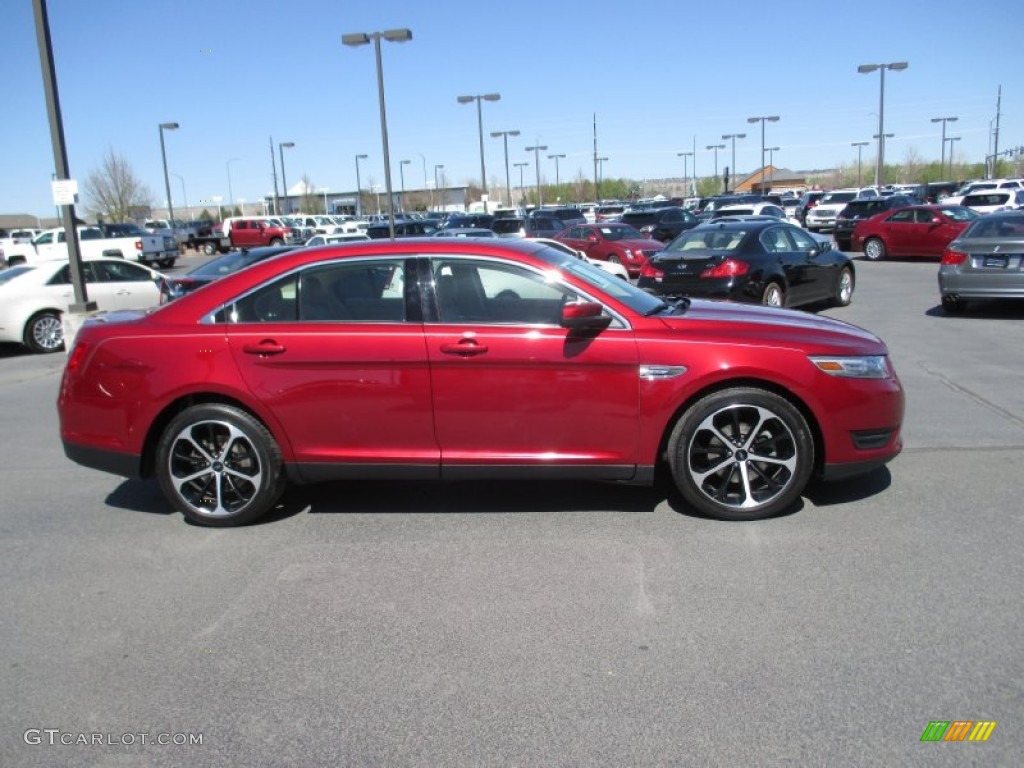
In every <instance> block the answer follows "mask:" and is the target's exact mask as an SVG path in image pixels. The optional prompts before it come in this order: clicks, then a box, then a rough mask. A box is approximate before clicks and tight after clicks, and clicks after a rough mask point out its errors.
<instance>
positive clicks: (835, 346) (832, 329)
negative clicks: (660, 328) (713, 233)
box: [660, 299, 888, 355]
mask: <svg viewBox="0 0 1024 768" xmlns="http://www.w3.org/2000/svg"><path fill="white" fill-rule="evenodd" d="M660 319H661V320H662V322H664V323H665V325H666V326H667V327H669V328H671V329H672V330H675V331H679V332H680V333H684V334H686V335H687V336H689V335H692V334H694V333H701V334H704V333H706V334H708V335H710V336H712V337H715V336H717V337H718V338H719V339H720V340H721V341H722V342H729V343H744V342H748V343H749V342H750V341H751V340H753V339H757V340H758V341H759V342H761V343H765V342H776V343H777V345H778V346H783V347H786V346H797V347H799V348H800V349H802V350H805V351H806V352H808V353H809V354H850V355H881V354H887V353H888V350H887V348H886V346H885V342H883V341H882V340H881V339H880V338H878V337H877V336H876V335H875V334H873V333H871V332H870V331H867V330H865V329H863V328H860V327H858V326H856V325H851V324H849V323H845V322H843V321H841V320H835V319H833V318H831V317H822V316H821V315H814V314H810V313H808V312H802V311H799V310H795V309H778V308H775V307H763V306H760V305H757V304H737V303H733V302H727V301H708V300H701V299H694V300H692V301H691V303H690V306H689V308H688V309H687V310H686V311H685V312H683V313H682V314H680V315H669V316H663V317H661V318H660ZM695 326H696V327H695Z"/></svg>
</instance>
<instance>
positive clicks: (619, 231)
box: [598, 224, 647, 240]
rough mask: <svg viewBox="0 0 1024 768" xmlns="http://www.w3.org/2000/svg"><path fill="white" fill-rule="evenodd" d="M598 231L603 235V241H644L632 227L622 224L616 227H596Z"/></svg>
mask: <svg viewBox="0 0 1024 768" xmlns="http://www.w3.org/2000/svg"><path fill="white" fill-rule="evenodd" d="M598 230H599V231H600V232H601V234H602V235H604V239H605V240H646V239H647V238H645V237H644V236H643V235H641V234H640V233H639V232H637V231H636V230H635V229H634V228H633V227H627V226H625V225H622V224H618V225H603V226H600V227H598Z"/></svg>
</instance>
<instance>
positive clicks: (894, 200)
mask: <svg viewBox="0 0 1024 768" xmlns="http://www.w3.org/2000/svg"><path fill="white" fill-rule="evenodd" d="M906 205H920V201H919V200H917V198H914V197H909V196H907V195H888V196H886V197H865V198H861V199H860V200H853V201H851V202H849V203H847V204H846V207H845V208H843V210H841V211H840V212H839V214H838V215H837V216H836V228H835V231H834V232H833V234H832V236H833V237H834V238H835V240H836V244H837V245H838V246H839V250H841V251H848V250H849V249H850V245H851V243H852V241H853V229H854V227H856V226H857V224H858V223H859V222H861V221H864V219H870V218H871V217H872V216H875V215H876V214H879V213H882V212H883V211H891V210H894V209H896V208H902V207H904V206H906Z"/></svg>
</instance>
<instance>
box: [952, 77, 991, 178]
mask: <svg viewBox="0 0 1024 768" xmlns="http://www.w3.org/2000/svg"><path fill="white" fill-rule="evenodd" d="M1002 103H1003V86H1001V85H1000V86H999V91H998V93H997V95H996V131H995V133H994V134H993V139H992V141H993V143H992V172H991V173H990V174H989V178H990V179H994V178H995V177H996V175H997V174H998V173H999V113H1000V111H1001V106H1002ZM950 151H952V149H951V150H950Z"/></svg>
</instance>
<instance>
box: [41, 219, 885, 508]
mask: <svg viewBox="0 0 1024 768" xmlns="http://www.w3.org/2000/svg"><path fill="white" fill-rule="evenodd" d="M903 408H904V396H903V389H902V387H901V385H900V382H899V379H898V378H897V377H896V374H895V372H894V371H893V368H892V365H891V363H890V362H889V357H888V353H887V350H886V347H885V344H884V343H883V342H882V341H881V340H879V339H878V338H877V337H875V336H873V335H872V334H871V333H868V332H867V331H864V330H861V329H859V328H855V327H853V326H850V325H847V324H845V323H842V322H839V321H837V320H832V319H830V318H827V317H817V316H813V315H806V314H803V313H800V312H794V311H790V310H782V309H774V308H768V307H752V306H742V305H736V304H727V303H718V302H706V301H696V300H695V301H693V302H691V301H689V300H686V299H672V298H666V299H662V298H659V297H657V296H653V295H651V294H649V293H646V292H645V291H642V290H640V289H639V288H637V287H635V286H633V285H631V284H629V283H627V282H625V281H623V280H621V279H618V278H615V277H614V276H612V275H609V274H608V273H607V272H604V271H602V270H600V269H598V268H597V267H595V266H593V265H592V264H588V263H587V262H585V261H583V260H581V259H578V258H575V257H574V256H572V255H568V254H565V253H563V252H562V251H560V250H556V249H554V248H550V247H548V246H545V245H543V244H540V243H535V242H531V241H528V240H520V241H508V242H506V241H501V240H498V239H491V240H484V239H478V240H472V239H469V238H466V239H454V238H433V239H422V240H416V239H411V240H410V239H405V240H398V241H390V240H382V241H366V242H359V243H352V244H346V245H342V246H336V247H331V246H325V247H323V248H313V249H298V250H294V251H291V252H289V253H285V254H282V255H280V256H277V257H275V258H273V259H267V260H265V261H261V262H258V263H256V264H253V265H251V266H250V267H248V268H247V269H244V270H241V271H238V272H234V273H232V274H228V275H225V276H224V277H223V278H221V279H220V280H216V281H214V282H211V283H210V284H209V285H207V286H205V287H204V288H203V289H202V290H199V291H195V292H193V293H189V294H186V295H185V296H182V297H181V298H179V299H177V300H176V301H174V302H171V303H170V304H165V305H163V306H162V307H160V308H159V309H156V310H154V311H151V312H148V313H147V312H120V313H111V314H107V315H105V316H104V317H102V318H96V319H91V320H88V321H87V322H86V323H85V324H84V325H83V326H82V328H81V329H80V331H79V333H78V334H77V336H76V337H75V340H74V342H73V346H72V348H71V350H70V353H69V355H68V362H67V365H66V368H65V371H64V375H63V378H62V381H61V386H60V394H59V396H58V410H59V415H60V434H61V439H62V441H63V444H64V450H65V452H66V454H67V455H68V457H70V458H71V459H72V460H74V461H76V462H78V463H80V464H83V465H85V466H88V467H92V468H95V469H101V470H105V471H108V472H112V473H115V474H119V475H124V476H128V477H151V476H155V477H156V478H157V480H158V481H159V484H160V486H161V488H162V490H163V492H164V494H165V495H166V497H167V499H168V501H169V502H170V503H171V504H173V505H174V506H175V507H177V508H178V509H179V510H180V511H181V512H182V513H184V515H186V516H187V517H188V518H189V519H190V520H192V521H194V522H196V523H199V524H202V525H213V526H229V525H239V524H243V523H247V522H250V521H252V520H255V519H256V518H258V517H259V516H260V515H262V514H264V513H266V512H267V511H268V510H270V509H271V508H273V507H274V505H275V504H276V502H277V500H278V498H279V496H280V495H281V493H282V492H283V491H284V489H285V486H286V484H288V483H297V484H301V483H311V482H315V481H318V480H337V479H344V478H382V479H383V478H432V479H459V478H515V479H530V478H563V479H564V478H581V479H590V480H605V481H615V482H621V483H630V484H650V483H652V482H653V480H654V476H655V468H656V467H657V466H659V465H666V466H667V467H668V472H669V474H670V476H671V477H672V478H673V480H674V482H675V484H676V485H677V486H678V488H679V490H680V492H681V494H682V497H683V498H684V499H685V500H686V501H687V502H688V504H689V505H691V506H692V507H693V508H694V509H696V510H699V511H700V512H701V513H703V514H705V515H709V516H713V517H716V518H720V519H725V520H750V519H757V518H763V517H767V516H770V515H774V514H778V513H780V512H782V511H784V510H786V509H789V508H790V507H792V506H793V505H794V504H795V503H796V502H797V501H798V499H799V497H800V495H801V493H802V492H803V490H804V488H805V486H806V484H807V483H808V481H809V480H810V479H811V477H812V476H822V477H826V478H836V477H846V476H849V475H853V474H857V473H860V472H864V471H867V470H869V469H872V468H874V467H877V466H879V465H881V464H883V463H884V462H886V461H888V460H890V459H892V458H893V457H894V456H896V455H897V454H898V453H899V451H900V448H901V445H902V441H901V436H900V425H901V422H902V419H903Z"/></svg>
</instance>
